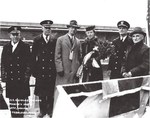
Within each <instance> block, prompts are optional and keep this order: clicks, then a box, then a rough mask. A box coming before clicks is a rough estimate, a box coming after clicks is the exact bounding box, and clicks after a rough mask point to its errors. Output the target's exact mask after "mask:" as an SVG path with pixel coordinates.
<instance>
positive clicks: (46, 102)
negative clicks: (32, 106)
mask: <svg viewBox="0 0 150 118" xmlns="http://www.w3.org/2000/svg"><path fill="white" fill-rule="evenodd" d="M39 99H40V101H39V107H40V113H41V114H42V115H46V114H48V115H52V110H53V101H54V98H53V96H50V95H47V96H39Z"/></svg>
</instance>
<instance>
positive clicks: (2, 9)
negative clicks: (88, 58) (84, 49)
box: [0, 0, 148, 27]
mask: <svg viewBox="0 0 150 118" xmlns="http://www.w3.org/2000/svg"><path fill="white" fill-rule="evenodd" d="M147 1H148V0H0V4H1V5H0V21H10V22H36V23H39V22H40V21H42V20H44V19H51V20H53V21H54V23H56V24H68V23H69V22H70V20H73V19H75V20H77V21H78V24H80V25H98V26H116V24H117V22H118V21H119V20H127V21H128V22H129V23H130V25H131V27H134V26H141V27H146V25H147V24H146V22H147V21H146V15H147Z"/></svg>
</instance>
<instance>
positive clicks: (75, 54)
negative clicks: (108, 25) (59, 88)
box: [55, 20, 81, 85]
mask: <svg viewBox="0 0 150 118" xmlns="http://www.w3.org/2000/svg"><path fill="white" fill-rule="evenodd" d="M67 27H68V29H69V31H68V33H67V34H65V35H63V36H61V37H59V38H58V39H57V43H56V50H55V64H56V70H57V77H56V85H61V84H71V83H75V81H76V80H75V78H76V77H75V76H76V72H77V69H78V67H79V65H80V63H79V59H80V50H81V47H80V40H79V39H78V38H77V37H76V36H75V34H76V32H77V29H79V26H78V25H77V21H76V20H71V21H70V25H67Z"/></svg>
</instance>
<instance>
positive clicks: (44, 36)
mask: <svg viewBox="0 0 150 118" xmlns="http://www.w3.org/2000/svg"><path fill="white" fill-rule="evenodd" d="M43 38H44V40H45V42H46V43H47V42H48V40H47V39H49V36H48V38H47V39H46V35H45V34H44V33H43Z"/></svg>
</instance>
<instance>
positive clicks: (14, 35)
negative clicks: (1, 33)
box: [10, 31, 21, 43]
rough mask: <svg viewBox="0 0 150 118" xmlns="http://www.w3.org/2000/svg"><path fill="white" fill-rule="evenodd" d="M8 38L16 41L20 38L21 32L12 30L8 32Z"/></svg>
mask: <svg viewBox="0 0 150 118" xmlns="http://www.w3.org/2000/svg"><path fill="white" fill-rule="evenodd" d="M10 38H11V41H13V43H17V42H18V41H19V40H20V39H21V32H20V31H12V32H10Z"/></svg>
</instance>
